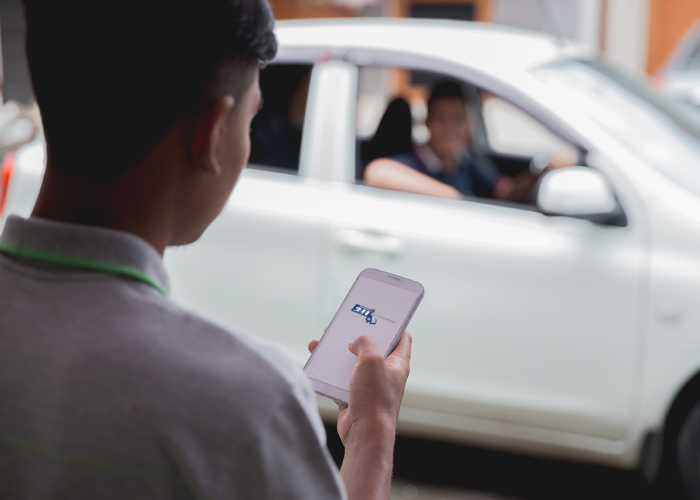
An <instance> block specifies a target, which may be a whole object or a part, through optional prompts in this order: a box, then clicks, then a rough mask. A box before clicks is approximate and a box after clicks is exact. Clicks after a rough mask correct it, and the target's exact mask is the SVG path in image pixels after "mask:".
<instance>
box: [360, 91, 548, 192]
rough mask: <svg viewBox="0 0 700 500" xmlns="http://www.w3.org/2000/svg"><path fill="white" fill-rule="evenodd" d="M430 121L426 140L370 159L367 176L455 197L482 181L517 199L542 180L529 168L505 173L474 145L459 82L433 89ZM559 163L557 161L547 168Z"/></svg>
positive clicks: (384, 184) (380, 183)
mask: <svg viewBox="0 0 700 500" xmlns="http://www.w3.org/2000/svg"><path fill="white" fill-rule="evenodd" d="M425 124H426V126H427V127H428V130H429V131H430V140H429V141H428V143H427V144H425V145H420V146H413V147H412V148H411V150H410V151H408V152H404V153H399V154H395V155H392V156H389V157H385V158H378V159H376V160H374V161H372V162H370V163H369V165H367V168H366V169H365V171H364V176H363V180H364V181H365V182H366V183H367V184H368V185H370V186H374V187H379V188H384V189H392V190H396V191H406V192H411V193H417V194H427V195H432V196H439V197H443V198H455V199H457V198H461V197H462V196H464V195H467V196H468V195H473V194H474V191H475V189H476V188H477V187H481V188H482V189H485V190H486V191H487V192H489V193H490V194H491V196H492V197H493V198H495V199H499V200H508V201H517V202H521V201H523V200H525V198H526V196H527V195H528V193H529V192H530V190H531V188H532V187H533V186H534V184H535V182H536V181H537V177H538V176H537V175H536V174H533V173H531V172H530V171H525V172H523V173H521V174H519V175H518V176H516V177H514V178H513V177H509V176H506V175H503V174H501V172H500V171H499V170H498V168H497V167H496V166H495V165H494V164H493V163H492V162H491V160H490V159H489V158H488V157H486V156H485V155H483V154H481V153H480V152H479V151H478V150H477V149H476V148H474V147H472V140H471V130H470V127H469V120H468V116H467V100H466V98H465V96H464V93H463V92H462V87H461V85H459V84H458V83H456V82H451V81H444V82H441V83H439V84H437V85H436V86H435V87H434V88H433V89H432V92H431V95H430V99H429V100H428V115H427V118H426V121H425ZM554 166H558V165H557V164H556V161H554V162H550V164H549V165H548V168H552V167H554Z"/></svg>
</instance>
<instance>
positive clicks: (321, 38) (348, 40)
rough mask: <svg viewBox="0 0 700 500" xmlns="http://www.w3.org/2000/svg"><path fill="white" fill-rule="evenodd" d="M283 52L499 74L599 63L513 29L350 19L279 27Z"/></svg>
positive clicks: (571, 45) (559, 42) (562, 42)
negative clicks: (375, 55) (377, 57)
mask: <svg viewBox="0 0 700 500" xmlns="http://www.w3.org/2000/svg"><path fill="white" fill-rule="evenodd" d="M275 32H276V34H277V37H278V40H279V42H280V47H281V48H282V49H289V48H300V49H303V48H319V47H323V48H327V49H328V50H329V51H331V52H336V51H338V52H341V51H346V50H366V51H385V52H394V53H403V54H409V55H414V56H423V57H429V58H434V59H441V60H448V61H451V62H455V63H457V64H462V65H467V66H473V67H478V68H480V69H481V70H486V71H489V70H490V71H489V72H496V73H503V72H506V73H509V72H510V73H512V72H513V71H522V70H526V69H527V68H530V67H532V66H533V65H536V64H541V63H545V62H548V61H553V60H555V59H559V58H562V57H565V58H571V57H572V56H574V57H576V56H578V57H595V55H596V54H595V51H593V50H591V49H590V48H586V47H585V46H582V45H580V44H578V43H576V42H573V41H571V40H566V39H562V38H557V37H554V36H551V35H547V34H544V33H538V32H532V31H527V30H522V29H518V28H512V27H510V26H504V25H498V24H490V23H478V22H470V21H450V20H434V19H405V18H404V19H389V18H347V19H309V20H294V21H279V22H277V26H276V28H275Z"/></svg>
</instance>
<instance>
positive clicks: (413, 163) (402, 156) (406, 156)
mask: <svg viewBox="0 0 700 500" xmlns="http://www.w3.org/2000/svg"><path fill="white" fill-rule="evenodd" d="M389 159H390V160H394V161H397V162H399V163H403V164H404V165H406V166H407V167H411V168H414V169H416V170H424V168H423V165H422V163H421V161H420V160H419V159H418V157H417V156H416V154H415V152H414V151H413V150H410V151H406V152H404V153H398V154H395V155H391V156H389Z"/></svg>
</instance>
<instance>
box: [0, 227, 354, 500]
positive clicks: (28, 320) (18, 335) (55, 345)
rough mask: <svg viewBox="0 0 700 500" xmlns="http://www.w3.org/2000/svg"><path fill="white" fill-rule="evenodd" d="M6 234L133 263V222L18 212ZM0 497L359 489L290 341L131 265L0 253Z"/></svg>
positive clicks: (13, 240) (148, 256) (159, 269)
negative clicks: (193, 303)
mask: <svg viewBox="0 0 700 500" xmlns="http://www.w3.org/2000/svg"><path fill="white" fill-rule="evenodd" d="M0 242H2V243H4V244H6V245H16V246H21V247H24V248H29V249H33V250H39V251H43V252H51V253H54V254H61V255H67V256H72V257H79V258H83V259H90V260H94V261H100V262H105V263H110V264H117V265H121V266H129V267H132V268H135V269H137V270H140V271H142V272H144V273H147V274H148V275H150V276H151V277H152V278H153V279H155V280H156V281H157V282H158V283H160V284H161V286H162V287H163V288H164V289H166V290H167V288H168V278H167V275H166V272H165V269H164V267H163V264H162V262H161V259H160V256H159V255H158V254H157V252H156V251H155V250H154V249H153V248H152V247H151V246H150V245H149V244H148V243H146V242H145V241H144V240H142V239H140V238H139V237H137V236H135V235H133V234H130V233H125V232H121V231H115V230H109V229H101V228H96V227H91V226H81V225H76V224H64V223H57V222H51V221H47V220H43V219H38V218H30V219H27V220H25V219H21V218H19V217H14V216H11V217H9V218H8V220H7V223H6V225H5V229H4V231H3V233H2V237H0ZM0 498H2V499H4V500H8V499H23V500H24V499H45V498H52V499H63V498H65V499H71V500H78V499H83V498H84V499H91V500H92V499H97V498H100V499H102V498H107V499H109V498H129V499H139V498H148V499H174V498H178V499H179V498H183V499H184V498H197V499H207V498H208V499H219V498H221V499H223V498H226V499H271V498H284V499H316V498H318V499H336V498H345V492H344V488H343V485H342V483H341V482H340V478H339V475H338V470H337V468H336V467H335V464H334V463H333V462H332V459H331V458H330V456H329V454H328V451H327V450H326V447H325V433H324V429H323V426H322V423H321V420H320V418H319V415H318V410H317V409H316V404H315V398H314V394H313V391H312V390H311V387H310V385H309V383H308V382H307V380H306V378H305V377H304V375H303V373H302V372H301V371H300V370H299V369H298V368H297V367H295V366H294V365H293V364H292V363H291V362H290V361H289V360H288V359H287V358H286V357H285V356H284V355H283V354H282V352H281V351H280V350H279V349H278V348H276V347H274V346H272V345H269V344H266V343H263V342H262V341H260V340H256V339H254V338H251V337H249V336H246V335H243V334H241V333H237V332H229V331H226V330H224V329H222V328H220V327H218V326H216V325H214V324H212V323H210V322H208V321H206V320H204V319H202V318H200V317H198V316H196V315H195V314H192V313H189V312H187V311H184V310H182V309H181V308H179V307H178V306H176V305H175V304H173V303H172V302H171V301H169V300H168V299H167V298H165V297H163V296H162V295H161V294H160V293H159V292H158V290H156V289H155V288H154V287H152V286H150V285H148V284H146V283H143V282H141V281H137V280H134V279H131V278H128V277H123V276H117V275H113V274H107V273H103V272H95V271H85V270H80V269H76V268H73V267H68V266H64V265H58V264H50V263H46V262H42V261H38V260H35V259H31V258H26V257H13V256H8V255H5V254H2V253H0Z"/></svg>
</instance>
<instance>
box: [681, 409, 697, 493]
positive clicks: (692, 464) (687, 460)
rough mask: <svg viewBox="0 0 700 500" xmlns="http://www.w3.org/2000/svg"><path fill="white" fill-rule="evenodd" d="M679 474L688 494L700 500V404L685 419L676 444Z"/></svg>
mask: <svg viewBox="0 0 700 500" xmlns="http://www.w3.org/2000/svg"><path fill="white" fill-rule="evenodd" d="M676 460H677V464H678V473H679V475H680V479H681V482H682V483H683V487H684V489H685V491H686V494H687V495H688V497H689V498H691V499H692V500H700V402H698V403H696V404H695V406H694V407H693V409H692V410H690V412H689V413H688V416H687V417H686V418H685V421H684V422H683V425H682V426H681V430H680V433H679V434H678V441H677V442H676Z"/></svg>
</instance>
